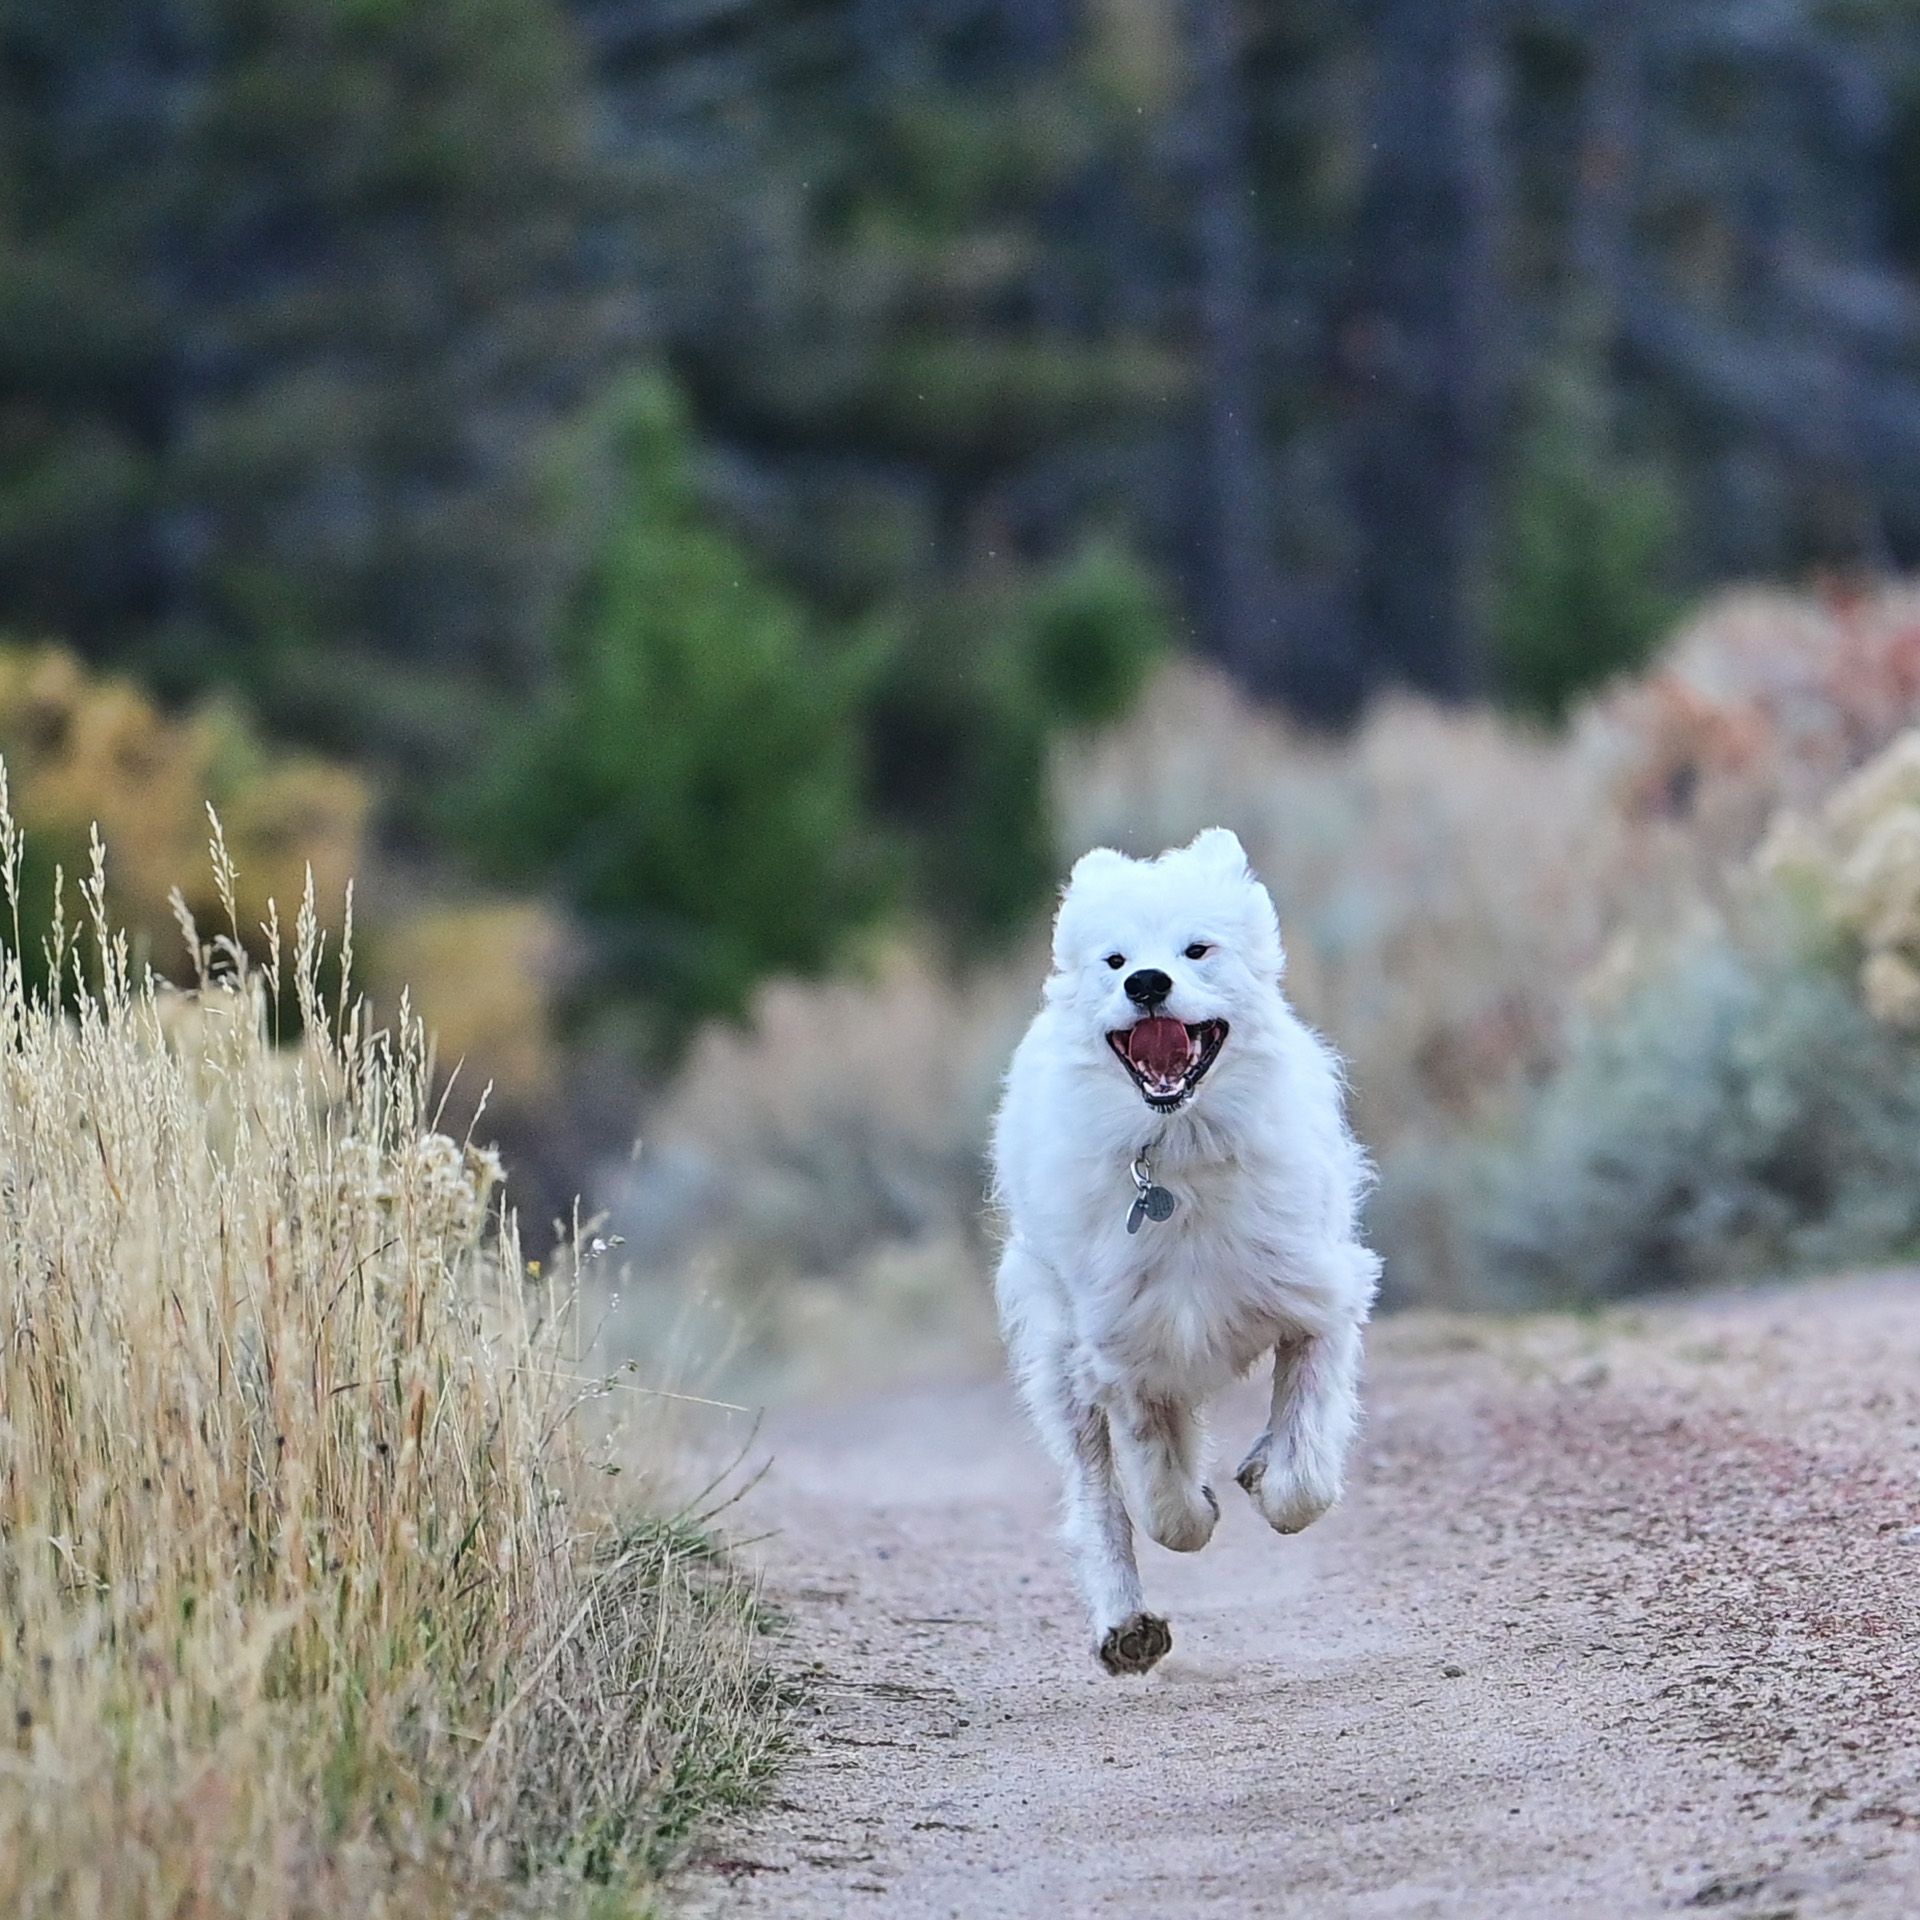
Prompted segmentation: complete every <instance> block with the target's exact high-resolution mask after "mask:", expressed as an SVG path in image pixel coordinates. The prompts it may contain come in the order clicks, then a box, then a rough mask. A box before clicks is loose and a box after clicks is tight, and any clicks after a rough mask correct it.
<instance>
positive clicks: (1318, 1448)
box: [1234, 1321, 1360, 1533]
mask: <svg viewBox="0 0 1920 1920" xmlns="http://www.w3.org/2000/svg"><path fill="white" fill-rule="evenodd" d="M1359 1393H1360V1328H1359V1325H1358V1324H1357V1323H1355V1322H1344V1321H1343V1322H1341V1323H1340V1324H1338V1325H1337V1326H1335V1327H1334V1328H1333V1329H1331V1330H1330V1331H1328V1332H1326V1333H1320V1334H1314V1335H1312V1336H1309V1337H1303V1338H1301V1339H1298V1340H1293V1341H1288V1342H1287V1343H1285V1344H1284V1345H1282V1346H1280V1347H1277V1348H1276V1349H1275V1350H1274V1358H1273V1403H1272V1408H1271V1410H1270V1412H1269V1413H1268V1416H1267V1430H1266V1432H1265V1433H1263V1434H1262V1435H1261V1436H1260V1438H1259V1439H1258V1440H1256V1441H1255V1442H1254V1443H1253V1451H1252V1452H1251V1453H1249V1454H1248V1455H1247V1457H1246V1459H1245V1460H1243V1461H1242V1462H1241V1463H1240V1470H1239V1472H1237V1473H1236V1474H1235V1475H1234V1478H1235V1479H1236V1480H1238V1481H1239V1483H1240V1484H1241V1486H1243V1487H1244V1488H1245V1489H1246V1490H1247V1493H1248V1494H1249V1495H1250V1496H1251V1498H1252V1500H1253V1504H1254V1505H1255V1506H1256V1507H1257V1508H1258V1509H1259V1510H1260V1515H1261V1517H1262V1518H1263V1519H1264V1520H1265V1521H1266V1522H1267V1524H1268V1525H1269V1526H1270V1527H1272V1528H1273V1529H1274V1531H1275V1532H1276V1533H1298V1532H1299V1531H1300V1530H1301V1528H1302V1527H1307V1526H1311V1525H1312V1524H1313V1522H1314V1521H1316V1520H1318V1519H1319V1518H1320V1516H1321V1515H1322V1514H1323V1513H1325V1512H1326V1510H1327V1509H1328V1508H1329V1507H1331V1506H1332V1505H1333V1504H1334V1502H1335V1501H1337V1500H1338V1499H1339V1498H1340V1490H1341V1485H1342V1482H1343V1481H1344V1479H1345V1476H1346V1465H1347V1449H1348V1447H1349V1446H1351V1444H1352V1442H1353V1434H1354V1429H1355V1427H1356V1426H1357V1425H1358V1424H1359V1418H1360V1397H1359Z"/></svg>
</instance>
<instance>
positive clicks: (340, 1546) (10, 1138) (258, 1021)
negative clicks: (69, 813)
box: [0, 768, 781, 1920]
mask: <svg viewBox="0 0 1920 1920" xmlns="http://www.w3.org/2000/svg"><path fill="white" fill-rule="evenodd" d="M22 858H23V853H22V840H21V835H20V833H19V830H18V828H17V827H16V825H15V823H14V820H13V817H12V814H11V812H10V810H9V808H8V805H7V798H6V787H5V776H4V768H0V882H4V892H5V901H4V907H3V908H0V912H3V913H4V918H3V919H0V930H11V931H12V937H11V939H10V940H8V939H6V938H4V937H3V936H0V1912H5V1913H7V1914H9V1915H14V1916H19V1920H39V1916H53V1915H67V1914H72V1913H80V1912H84V1913H88V1914H90V1915H97V1916H99V1917H100V1920H149V1917H150V1916H159V1915H165V1916H168V1920H225V1917H226V1916H232V1920H241V1916H245V1920H282V1917H284V1920H304V1917H305V1916H310V1915H311V1916H315V1920H318V1916H321V1915H335V1914H338V1913H340V1912H342V1911H354V1912H362V1913H367V1914H372V1915H385V1914H397V1913H401V1912H405V1913H406V1914H408V1915H409V1916H410V1917H412V1920H419V1917H421V1916H426V1917H431V1916H438V1915H449V1916H451V1915H453V1914H456V1913H457V1914H464V1915H474V1914H506V1913H515V1912H521V1911H527V1912H533V1911H538V1912H540V1913H542V1914H546V1915H557V1914H566V1913H569V1912H574V1911H578V1912H582V1913H585V1912H588V1911H593V1912H599V1913H612V1912H618V1911H624V1910H628V1908H629V1906H630V1903H631V1902H633V1901H634V1900H637V1899H639V1898H641V1897H642V1896H643V1891H644V1888H645V1886H646V1884H647V1883H648V1880H649V1878H650V1877H651V1876H654V1875H657V1874H658V1873H660V1872H661V1871H663V1870H664V1869H665V1868H666V1867H667V1866H668V1865H670V1864H671V1862H672V1861H673V1860H674V1858H675V1857H677V1855H678V1854H679V1853H680V1852H681V1851H682V1850H683V1849H684V1847H685V1846H686V1844H687V1842H688V1839H689V1837H690V1836H691V1835H692V1833H693V1832H694V1831H695V1829H696V1828H697V1826H698V1823H699V1821H700V1820H701V1819H702V1818H703V1817H704V1816H705V1815H707V1814H708V1813H709V1812H711V1811H713V1810H714V1809H716V1808H719V1807H723V1806H727V1805H734V1804H738V1803H740V1802H741V1801H742V1800H744V1799H746V1798H747V1797H749V1796H750V1795H751V1793H752V1792H753V1790H754V1788H755V1787H756V1785H757V1784H758V1782H759V1781H760V1780H761V1779H762V1778H763V1777H764V1775H765V1772H766V1769H767V1767H768V1766H769V1764H770V1762H771V1760H772V1757H773V1755H774V1753H775V1751H776V1749H777V1745H778V1739H779V1732H780V1720H781V1715H780V1703H779V1701H778V1699H777V1698H776V1696H775V1692H774V1686H773V1683H772V1681H771V1680H770V1679H769V1677H768V1673H767V1670H766V1667H765V1665H764V1663H763V1661H762V1658H761V1655H760V1652H759V1644H760V1640H761V1635H762V1633H763V1631H764V1627H765V1622H764V1620H763V1618H762V1616H761V1615H760V1613H759V1611H758V1605H757V1601H756V1599H755V1596H754V1594H753V1591H752V1589H751V1587H750V1585H749V1584H748V1583H747V1582H746V1581H745V1580H744V1579H743V1578H742V1576H741V1575H740V1574H739V1573H738V1572H736V1571H735V1570H734V1569H733V1568H732V1567H731V1566H730V1565H729V1563H728V1562H727V1560H726V1558H725V1556H724V1554H722V1553H721V1552H719V1551H718V1549H716V1548H715V1546H714V1545H713V1543H712V1542H711V1540H710V1539H708V1538H707V1537H706V1536H705V1535H704V1534H703V1533H702V1532H701V1531H700V1530H699V1527H698V1524H697V1523H696V1522H694V1521H693V1520H691V1519H688V1518H686V1517H682V1518H679V1519H675V1520H670V1521H660V1520H636V1519H634V1518H633V1517H632V1516H631V1515H624V1516H623V1515H622V1514H620V1513H618V1512H616V1511H614V1510H612V1509H611V1508H609V1507H608V1506H607V1505H605V1504H604V1501H603V1498H602V1496H601V1495H600V1493H599V1492H598V1489H600V1488H602V1487H604V1486H605V1485H606V1484H607V1481H606V1477H605V1476H603V1475H601V1474H598V1473H596V1472H595V1471H593V1469H594V1468H595V1467H596V1466H598V1465H601V1464H604V1462H603V1461H601V1460H598V1459H596V1458H595V1457H594V1448H593V1443H592V1442H591V1441H590V1440H589V1438H588V1437H587V1436H586V1434H585V1433H584V1432H583V1430H582V1424H581V1419H580V1415H581V1412H582V1401H583V1397H584V1396H583V1393H582V1388H581V1384H580V1381H579V1377H578V1374H577V1372H576V1371H575V1367H574V1360H575V1355H576V1353H577V1350H578V1328H577V1325H576V1317H575V1315H574V1312H573V1310H572V1306H571V1303H570V1300H569V1299H568V1297H567V1296H566V1294H565V1293H564V1292H563V1290H562V1289H561V1286H560V1284H559V1283H558V1282H557V1281H556V1280H554V1279H551V1278H549V1279H544V1280H543V1279H539V1278H537V1277H535V1276H534V1275H533V1274H532V1273H531V1272H530V1271H529V1269H528V1267H527V1266H526V1265H525V1264H524V1263H523V1262H522V1260H521V1257H520V1253H519V1249H518V1244H517V1238H516V1235H515V1232H514V1230H513V1225H512V1221H511V1218H510V1217H509V1216H506V1215H505V1213H504V1210H503V1208H502V1206H501V1204H500V1201H499V1180H500V1168H499V1165H498V1162H497V1161H496V1160H495V1158H494V1157H493V1155H492V1154H491V1153H489V1152H487V1151H486V1150H484V1149H482V1148H479V1147H477V1146H475V1145H474V1144H473V1143H472V1142H471V1140H466V1139H460V1138H455V1137H453V1136H452V1135H450V1134H448V1133H445V1132H442V1131H441V1130H440V1119H439V1115H438V1114H437V1112H436V1109H435V1108H434V1106H433V1104H432V1102H431V1100H430V1097H429V1078H430V1076H429V1048H428V1042H427V1038H426V1035H425V1033H424V1032H423V1030H422V1028H421V1026H420V1024H419V1022H418V1021H417V1020H415V1019H414V1018H412V1017H411V1014H410V1013H409V1011H408V1010H407V1008H406V1006H405V1004H404V1002H403V1005H402V1009H401V1015H400V1018H399V1019H398V1021H397V1022H396V1023H395V1024H394V1025H392V1026H391V1027H379V1026H376V1025H375V1024H374V1023H373V1021H372V1019H371V1018H370V1016H369V1013H368V1011H367V1008H366V1006H365V1004H364V1003H363V1002H361V1001H358V1000H357V999H355V998H354V997H353V994H352V991H351V987H350V986H348V985H344V984H339V983H341V982H343V981H345V980H346V979H347V978H348V976H349V974H350V966H349V964H347V962H348V956H345V955H329V954H327V953H326V952H325V947H326V941H325V939H324V937H323V935H322V934H321V932H320V931H319V924H320V923H319V915H318V912H317V911H316V907H315V901H314V895H313V888H312V885H311V882H309V886H308V890H307V895H306V898H305V900H304V901H303V903H302V905H301V909H300V911H299V914H298V916H297V918H296V922H295V927H294V932H293V937H292V940H291V944H290V947H289V949H288V950H287V951H286V952H285V953H283V952H282V939H281V932H280V928H279V924H278V915H277V914H275V913H269V916H268V920H267V923H266V925H265V926H263V928H262V929H261V937H259V938H255V937H252V936H251V934H250V933H248V932H247V931H246V930H243V928H242V927H241V925H240V923H239V920H238V916H237V912H236V910H235V908H234V904H233V903H234V901H235V898H236V894H235V876H234V873H233V869H232V863H231V861H230V859H229V857H228V854H227V851H226V848H225V844H224V841H223V838H222V836H221V834H220V831H219V828H218V824H217V822H216V823H215V827H214V835H213V870H214V875H215V883H216V891H217V893H218V895H219V896H220V897H221V898H222V899H223V900H224V902H225V903H226V905H225V911H226V914H227V922H228V923H227V926H226V927H225V929H224V930H223V931H222V932H220V933H219V934H218V935H216V936H214V937H212V938H206V937H203V936H202V934H201V932H200V931H199V929H198V927H197V926H196V925H195V924H194V921H193V918H192V915H191V914H190V913H188V912H187V911H186V910H185V909H184V907H183V908H182V909H181V910H180V918H181V924H182V929H183V933H184V936H185V940H186V945H187V952H188V959H189V966H190V972H191V977H192V979H193V982H194V985H193V986H192V988H191V990H189V991H176V990H175V989H173V988H171V987H169V986H168V985H167V984H166V983H165V982H164V981H162V980H160V979H159V978H157V977H156V976H155V975H154V974H153V973H152V972H151V971H146V970H142V971H140V972H138V973H136V971H135V970H134V968H133V965H132V963H131V961H130V958H129V952H130V949H129V943H128V941H127V940H126V938H125V937H124V936H123V935H122V934H121V933H119V932H118V931H117V930H116V928H115V926H114V924H113V921H112V919H111V918H110V915H109V912H108V905H107V893H106V865H105V853H104V849H103V848H102V847H101V845H100V843H99V839H98V836H97V835H96V836H95V839H94V842H93V846H92V849H91V853H90V858H89V870H88V873H87V876H86V878H85V880H84V881H83V883H82V885H81V888H80V911H79V914H78V916H77V918H76V919H75V920H73V921H69V920H68V919H67V918H66V916H65V915H64V914H60V915H56V917H55V920H54V922H53V928H54V931H53V933H52V934H51V935H50V937H49V939H48V941H47V945H46V951H45V952H44V954H43V955H42V956H40V960H41V962H42V964H37V965H35V966H33V967H31V968H29V967H27V966H26V965H24V964H23V960H22V956H21V953H20V951H19V946H20V941H19V936H18V932H17V930H18V928H19V927H20V926H21V925H22V923H23V921H24V920H25V919H26V918H27V917H28V916H27V915H26V914H25V913H24V911H23V903H22V901H21V899H20V891H21V869H22ZM39 924H45V921H44V918H43V919H41V921H40V922H39ZM349 937H350V936H349ZM250 950H251V951H253V952H255V953H259V952H262V951H264V952H265V954H266V956H267V957H266V958H265V960H264V961H262V962H260V963H258V964H256V963H255V962H253V961H251V960H250V959H249V958H248V954H249V951H250ZM323 978H324V979H326V980H327V981H328V982H329V983H330V985H331V986H332V991H331V992H330V993H328V994H327V995H326V996H324V997H323V994H322V991H321V985H320V983H321V981H322V979H323ZM34 979H39V980H44V981H50V982H54V983H58V984H55V985H51V986H48V987H44V988H41V987H35V986H33V985H31V984H30V982H31V981H32V980H34ZM280 1032H297V1033H298V1034H299V1036H300V1038H299V1041H298V1044H297V1046H289V1047H280V1046H276V1044H275V1042H274V1036H275V1034H276V1033H280Z"/></svg>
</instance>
